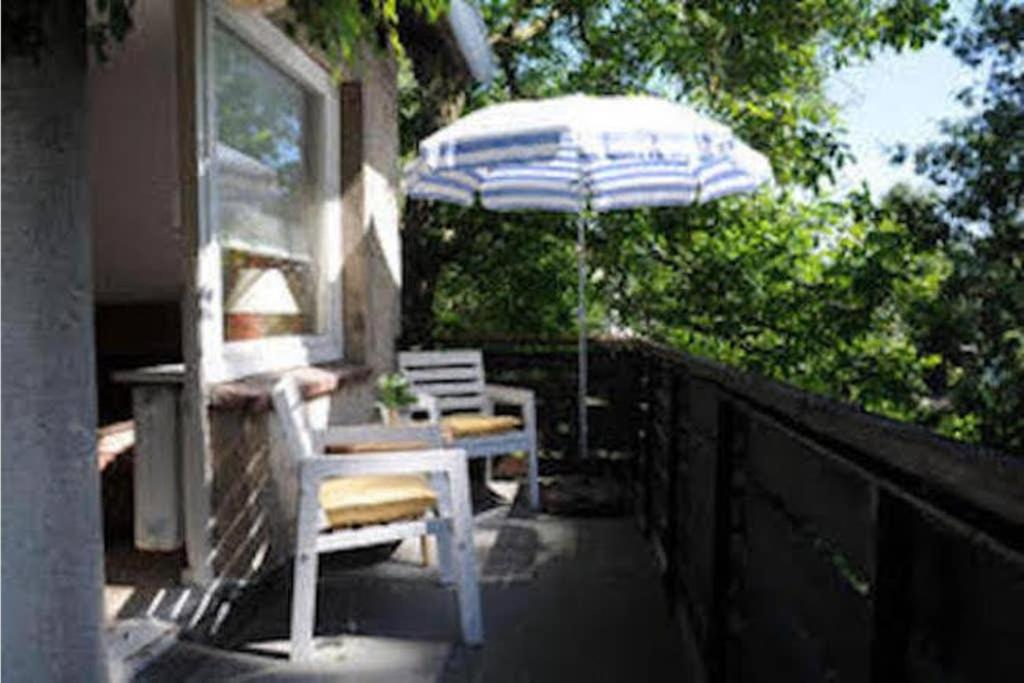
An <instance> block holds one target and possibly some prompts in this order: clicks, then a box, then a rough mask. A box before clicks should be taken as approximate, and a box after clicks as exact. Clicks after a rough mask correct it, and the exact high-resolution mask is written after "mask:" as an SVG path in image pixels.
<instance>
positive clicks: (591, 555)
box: [136, 506, 683, 683]
mask: <svg viewBox="0 0 1024 683" xmlns="http://www.w3.org/2000/svg"><path fill="white" fill-rule="evenodd" d="M517 508H518V506H517ZM476 544H477V551H478V557H479V559H480V567H481V590H482V597H483V614H484V624H485V626H484V628H485V634H486V643H485V645H484V646H483V647H481V648H476V649H469V648H465V647H464V646H462V645H460V644H458V619H457V614H456V610H455V598H454V594H453V592H452V591H451V590H449V589H445V588H443V587H441V586H440V585H439V584H438V580H437V572H436V570H435V569H432V568H430V569H423V568H421V567H419V566H417V563H416V560H417V559H418V553H417V549H418V543H417V542H412V543H407V544H404V545H403V547H401V548H400V549H399V551H398V552H397V553H396V554H395V555H394V556H393V557H392V558H390V559H388V560H386V561H382V562H381V561H377V562H374V563H370V564H366V565H365V566H356V567H353V566H352V564H353V561H352V559H351V558H350V557H346V556H344V555H335V556H333V557H331V556H329V557H327V558H325V559H324V561H323V562H322V564H321V571H320V582H319V588H318V618H317V628H316V633H317V634H318V642H317V647H318V650H317V657H316V659H315V660H314V661H312V662H310V663H308V664H304V665H301V666H300V665H295V664H292V663H290V662H288V661H287V659H286V653H287V637H288V614H289V600H290V596H289V593H290V586H289V581H288V577H287V575H288V572H281V573H280V575H278V576H275V577H271V578H270V579H269V580H268V581H267V582H265V583H264V585H263V586H261V587H260V588H256V589H252V590H251V591H250V592H249V593H248V594H247V595H245V596H243V598H242V599H241V600H240V601H238V603H237V604H236V605H235V606H234V607H233V608H232V610H231V612H229V613H227V614H225V615H222V617H223V621H222V622H221V623H220V626H219V628H218V632H217V640H218V642H217V647H214V646H211V645H207V644H198V643H187V642H181V643H178V644H176V645H174V646H173V647H172V648H171V649H170V650H169V651H168V652H167V653H165V654H164V655H163V656H162V657H161V658H160V659H158V660H157V661H156V662H155V663H154V664H152V665H150V666H149V667H148V668H147V669H145V670H144V671H143V672H142V674H141V675H140V676H139V677H138V678H137V679H136V680H141V681H151V682H162V681H168V682H173V683H185V682H189V681H214V680H235V681H241V680H245V681H298V680H332V681H567V680H586V681H660V680H665V681H668V680H678V678H679V672H680V671H682V670H683V662H682V659H681V657H682V655H681V646H680V643H681V640H680V638H679V636H678V631H677V629H676V627H675V626H674V625H673V624H672V622H671V621H670V620H669V617H668V615H667V613H666V609H665V604H664V601H663V600H662V591H661V586H660V582H659V579H658V575H657V572H656V569H655V565H654V560H653V557H652V556H651V555H650V552H649V550H648V548H647V547H646V545H645V544H644V542H643V540H642V539H641V537H640V536H639V534H638V533H637V531H636V530H635V527H634V525H633V523H632V521H631V520H629V519H624V518H615V519H607V518H606V519H594V518H591V519H583V518H564V517H551V516H545V515H541V516H538V517H531V516H529V515H522V514H519V513H518V512H515V511H512V510H510V508H509V507H508V506H498V507H495V508H492V509H490V510H488V511H487V512H484V513H482V514H480V515H478V517H477V520H476Z"/></svg>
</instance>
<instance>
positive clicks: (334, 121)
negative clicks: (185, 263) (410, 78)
mask: <svg viewBox="0 0 1024 683" xmlns="http://www.w3.org/2000/svg"><path fill="white" fill-rule="evenodd" d="M201 12H202V14H201V21H200V25H201V26H200V28H201V31H200V36H201V39H200V40H197V41H196V43H197V45H196V47H197V69H196V73H197V76H198V78H197V83H196V87H197V124H198V125H197V128H198V129H199V130H198V131H197V132H198V136H197V137H198V147H199V150H198V151H199V159H200V169H199V235H200V239H199V253H198V254H197V259H198V263H197V265H198V281H199V295H200V307H201V310H202V315H201V316H200V320H199V326H200V339H201V341H202V346H203V349H202V358H203V365H204V375H205V376H206V379H207V381H211V382H218V381H227V380H232V379H238V378H240V377H245V376H249V375H254V374H259V373H262V372H268V371H273V370H283V369H286V368H290V367H298V366H304V365H313V364H317V363H325V362H330V361H336V360H339V359H341V358H342V357H343V356H344V344H343V341H344V340H343V335H342V310H341V306H342V292H341V286H342V273H341V266H342V263H341V260H342V243H341V242H342V224H341V222H342V215H341V177H340V176H341V140H340V137H341V125H340V99H339V93H338V88H337V87H336V84H335V83H334V80H333V78H332V77H331V75H330V74H329V73H328V72H327V70H326V69H325V68H324V67H322V66H321V65H320V64H319V63H317V62H316V61H315V60H314V59H313V58H312V57H310V56H309V55H308V54H307V53H306V52H305V51H304V50H303V49H302V48H301V47H300V46H299V45H298V44H297V43H295V42H293V41H292V40H291V39H290V38H288V36H286V35H285V34H284V33H283V32H282V31H281V30H280V29H278V28H277V27H276V26H274V25H273V24H272V23H271V22H270V21H268V20H267V19H265V18H263V17H262V16H259V15H256V14H252V13H247V12H243V11H240V10H235V9H232V8H231V7H230V6H228V5H227V4H226V3H225V2H224V1H223V0H207V2H204V3H203V5H202V10H201ZM218 24H219V25H220V26H221V27H222V28H224V29H227V30H228V31H230V32H231V33H232V34H233V35H234V36H235V37H237V38H238V39H239V40H241V41H242V42H243V43H245V44H246V45H247V46H248V47H250V48H252V49H253V50H254V51H255V52H257V53H258V54H259V55H260V57H261V58H263V59H265V60H267V61H268V62H269V63H270V64H272V65H273V66H274V67H275V68H277V69H279V70H281V71H282V72H283V73H284V74H285V75H287V76H288V77H289V78H291V79H294V80H295V81H296V83H297V84H299V85H300V86H301V87H302V88H303V89H304V90H305V91H306V92H307V93H309V95H311V97H310V98H309V102H310V105H311V110H310V114H311V115H310V117H309V119H310V121H311V125H310V128H309V130H310V132H311V133H312V134H313V136H314V140H315V143H314V144H311V145H310V146H309V149H310V151H311V152H312V153H313V154H314V155H315V156H314V158H312V159H311V163H310V168H311V169H313V174H314V178H315V185H316V186H315V188H314V193H315V197H316V200H315V201H316V203H317V206H318V210H319V218H318V220H317V223H318V228H319V238H318V239H317V240H316V243H317V244H318V245H319V249H317V250H316V251H318V253H317V254H316V256H317V257H319V260H320V263H319V265H320V274H321V275H320V280H321V283H320V284H319V288H320V291H319V294H318V301H317V303H318V308H319V310H318V317H319V319H320V320H322V325H323V332H322V333H320V334H298V335H280V336H273V337H266V338H263V339H253V340H245V341H228V340H226V339H225V338H224V334H225V330H224V315H223V306H224V292H223V271H222V269H223V264H222V258H221V257H222V249H221V243H220V230H219V226H218V223H217V218H218V210H217V207H218V205H217V201H218V200H217V183H216V178H215V176H216V157H215V154H216V147H217V118H216V109H217V106H216V98H215V80H214V78H215V74H214V59H213V50H214V31H215V28H216V27H217V25H218Z"/></svg>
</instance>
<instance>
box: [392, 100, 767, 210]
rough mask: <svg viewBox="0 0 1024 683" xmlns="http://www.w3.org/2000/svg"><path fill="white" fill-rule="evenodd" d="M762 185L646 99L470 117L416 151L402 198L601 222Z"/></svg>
mask: <svg viewBox="0 0 1024 683" xmlns="http://www.w3.org/2000/svg"><path fill="white" fill-rule="evenodd" d="M770 179H771V167H770V166H769V164H768V161H767V159H765V157H764V156H762V155H761V154H759V153H757V152H755V151H754V150H752V149H751V148H750V147H748V146H747V145H746V144H744V143H743V142H742V141H741V140H739V139H738V138H737V137H736V136H734V135H733V134H732V132H731V131H730V130H729V129H728V128H727V127H725V126H723V125H722V124H720V123H718V122H716V121H713V120H711V119H709V118H707V117H705V116H703V115H701V114H698V113H697V112H695V111H694V110H693V109H690V108H689V107H686V106H684V105H681V104H677V103H674V102H669V101H666V100H661V99H657V98H654V97H647V96H623V97H589V96H585V95H571V96H567V97H559V98H554V99H550V100H536V101H519V102H508V103H504V104H498V105H493V106H490V107H486V108H484V109H480V110H478V111H476V112H473V113H472V114H469V115H468V116H466V117H464V118H462V119H460V120H458V121H456V122H455V123H453V124H451V125H450V126H447V127H445V128H444V129H442V130H440V131H438V132H436V133H434V134H433V135H431V136H430V137H428V138H426V139H425V140H423V141H422V142H421V143H420V153H419V156H418V158H417V159H415V160H414V161H413V162H412V164H410V166H409V168H408V170H407V173H406V188H407V192H408V194H409V196H410V197H414V198H420V199H435V200H441V201H446V202H453V203H456V204H462V205H464V206H471V205H472V204H473V202H474V200H475V198H476V197H477V196H479V197H480V201H481V203H482V204H483V206H484V207H485V208H488V209H492V210H497V211H508V210H523V209H534V210H546V211H565V212H572V213H575V212H578V211H581V210H582V209H584V208H585V207H587V206H589V207H590V208H591V209H592V210H594V211H598V212H603V211H612V210H616V209H632V208H637V207H644V206H666V205H678V204H691V203H695V202H707V201H711V200H712V199H715V198H718V197H721V196H724V195H729V194H736V193H742V192H749V191H752V190H754V189H755V188H756V187H757V186H759V185H760V184H762V183H764V182H767V181H769V180H770Z"/></svg>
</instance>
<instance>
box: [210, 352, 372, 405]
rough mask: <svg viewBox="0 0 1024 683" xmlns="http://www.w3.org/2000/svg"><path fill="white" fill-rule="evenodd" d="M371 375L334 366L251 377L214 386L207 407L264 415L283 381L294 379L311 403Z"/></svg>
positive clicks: (354, 368)
mask: <svg viewBox="0 0 1024 683" xmlns="http://www.w3.org/2000/svg"><path fill="white" fill-rule="evenodd" d="M372 374H373V370H371V369H370V368H369V367H367V366H365V365H351V364H346V363H332V364H327V365H317V366H312V367H301V368H292V369H291V370H283V371H280V372H268V373H263V374H259V375H252V376H250V377H243V378H242V379H236V380H232V381H230V382H221V383H220V384H214V385H213V386H212V387H210V397H209V403H208V405H209V407H210V408H211V409H214V410H240V411H243V412H249V413H262V412H267V411H269V410H271V408H272V405H271V397H270V392H271V390H273V388H274V385H275V384H277V382H278V380H280V379H282V378H284V377H294V378H295V379H296V381H297V382H298V384H299V390H300V391H302V397H303V398H305V399H306V400H307V401H308V400H311V399H314V398H316V397H318V396H326V395H327V394H333V393H334V392H335V391H337V390H339V389H341V388H342V387H344V386H347V385H351V384H358V383H360V382H364V381H366V380H367V379H369V378H370V376H371V375H372Z"/></svg>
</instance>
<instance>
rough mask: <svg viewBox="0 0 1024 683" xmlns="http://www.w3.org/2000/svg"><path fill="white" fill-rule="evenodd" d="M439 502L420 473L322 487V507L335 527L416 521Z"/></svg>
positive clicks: (347, 479)
mask: <svg viewBox="0 0 1024 683" xmlns="http://www.w3.org/2000/svg"><path fill="white" fill-rule="evenodd" d="M436 503H437V494H436V493H435V492H434V489H433V488H431V487H430V484H428V483H427V480H426V478H425V477H423V476H422V475H419V474H394V475H369V476H361V477H338V478H335V479H327V480H326V481H324V482H323V483H322V484H320V506H321V507H322V508H323V509H324V514H325V516H326V517H327V522H328V524H329V525H330V526H331V528H338V527H349V526H358V525H362V524H384V523H387V522H394V521H396V520H399V519H408V518H416V517H420V516H422V515H424V514H425V513H426V512H427V511H428V510H430V509H431V508H432V507H433V506H434V505H435V504H436Z"/></svg>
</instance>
